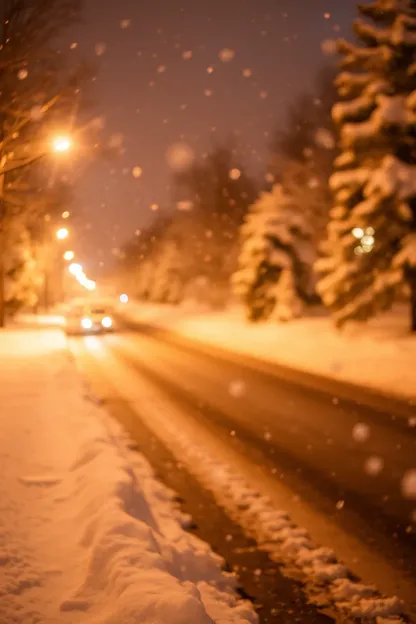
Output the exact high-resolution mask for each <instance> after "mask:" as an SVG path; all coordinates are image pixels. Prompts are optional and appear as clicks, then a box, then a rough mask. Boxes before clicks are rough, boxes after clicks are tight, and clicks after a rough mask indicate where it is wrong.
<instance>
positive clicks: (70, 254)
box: [64, 251, 75, 262]
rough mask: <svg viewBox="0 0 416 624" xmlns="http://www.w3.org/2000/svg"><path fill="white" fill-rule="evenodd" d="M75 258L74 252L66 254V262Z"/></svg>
mask: <svg viewBox="0 0 416 624" xmlns="http://www.w3.org/2000/svg"><path fill="white" fill-rule="evenodd" d="M74 257H75V254H74V252H73V251H66V252H65V253H64V260H67V261H68V262H69V261H70V260H73V259H74Z"/></svg>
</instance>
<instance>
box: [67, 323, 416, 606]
mask: <svg viewBox="0 0 416 624" xmlns="http://www.w3.org/2000/svg"><path fill="white" fill-rule="evenodd" d="M72 344H73V346H74V345H75V347H74V353H75V354H76V357H77V358H78V360H79V362H80V363H81V365H82V367H83V369H84V371H86V373H87V374H88V375H89V378H90V380H92V381H95V382H96V384H98V385H99V386H100V388H101V393H102V394H103V395H104V397H105V398H107V400H110V399H112V400H115V398H116V397H119V398H120V397H121V396H122V395H123V392H122V391H121V390H120V384H118V383H117V381H115V377H114V375H115V371H116V369H117V367H118V366H120V367H124V370H127V369H128V371H129V375H130V377H131V379H133V380H134V379H137V383H140V384H141V387H142V388H146V384H148V385H149V387H150V386H152V387H157V388H158V389H159V391H161V392H162V393H163V395H164V398H165V400H166V401H167V404H171V405H172V408H173V407H175V408H176V409H177V410H178V411H180V412H181V414H183V415H184V418H186V419H188V420H189V421H192V426H194V427H196V428H197V429H196V430H197V432H198V434H197V439H198V440H199V443H200V444H201V445H202V446H203V445H204V443H205V442H204V440H205V435H206V437H207V439H208V437H210V438H211V439H217V440H218V444H219V445H222V447H223V448H224V447H227V448H228V447H229V454H230V458H231V457H238V458H239V460H241V465H242V466H245V467H246V468H247V474H251V475H252V477H253V479H256V480H257V481H258V482H259V483H260V482H261V483H262V485H263V486H264V491H266V490H267V494H269V495H270V494H272V495H273V494H275V495H276V498H277V499H280V501H281V499H282V496H283V494H282V490H281V488H282V483H284V487H285V491H286V498H285V500H284V505H285V508H286V509H288V511H289V512H290V513H291V514H292V515H293V517H294V518H295V519H296V521H298V520H299V521H300V522H302V523H303V525H304V526H307V528H308V530H310V531H311V532H312V534H313V536H314V537H315V538H317V540H318V541H320V543H323V544H324V545H326V546H331V547H333V548H334V549H335V550H336V552H337V553H338V555H339V556H340V558H342V559H343V560H344V561H346V563H347V564H348V565H350V567H351V568H352V569H353V571H354V572H356V573H357V574H359V575H360V576H362V577H364V578H365V580H366V581H371V580H372V582H374V583H376V584H378V585H379V586H381V589H382V590H383V591H387V592H392V593H398V594H399V595H401V597H403V598H404V599H405V600H406V605H407V607H408V609H409V611H410V612H411V613H412V614H413V613H414V612H415V611H416V609H415V604H414V601H415V599H414V594H413V601H412V589H411V588H412V586H413V587H414V583H415V580H416V541H415V532H414V529H413V531H412V529H411V518H412V514H413V517H414V513H415V507H416V504H415V501H414V500H413V501H412V500H406V499H405V498H404V497H403V496H402V493H401V480H402V477H403V474H404V473H405V472H406V471H407V470H409V469H411V468H414V467H415V456H416V452H415V451H416V444H415V440H416V428H414V427H412V426H410V425H409V421H408V419H407V418H406V417H405V416H404V415H403V414H402V413H393V412H392V411H391V408H390V407H389V411H388V412H387V411H383V409H382V408H381V407H374V406H372V407H371V406H369V405H366V404H365V396H364V397H363V396H361V395H360V393H359V392H358V391H357V396H356V398H355V400H353V399H345V398H342V397H339V396H335V395H334V394H333V393H331V392H328V391H327V388H326V390H325V391H323V390H322V388H312V387H311V385H310V382H308V385H303V384H302V383H301V381H300V380H297V381H296V382H294V381H290V380H288V379H283V378H282V377H281V376H279V374H278V372H277V373H276V372H274V371H273V370H272V367H271V368H270V370H269V371H265V370H263V369H261V368H259V367H256V366H255V365H254V364H253V363H250V364H248V363H247V361H245V360H244V359H243V358H238V357H232V358H230V359H228V358H226V357H223V356H222V355H221V357H220V356H219V354H216V353H215V350H212V352H207V351H206V350H200V349H199V348H198V347H195V346H194V347H193V346H190V345H189V344H187V343H186V342H182V341H181V340H176V339H173V338H172V339H167V338H166V337H163V338H161V337H160V335H159V334H158V333H157V332H152V331H151V330H149V329H148V328H147V329H146V328H142V330H141V331H140V330H136V331H132V330H131V329H126V330H125V331H120V332H119V333H116V334H114V335H109V336H105V337H97V338H92V339H89V338H86V339H82V338H80V339H76V340H75V341H73V342H72ZM133 383H134V382H133ZM124 399H126V400H128V397H126V396H124ZM141 409H145V407H144V406H143V408H141V407H140V406H137V405H136V407H135V408H134V410H135V412H136V417H137V418H138V419H140V417H141V414H140V411H141ZM166 417H169V418H172V415H170V416H168V415H167V416H166ZM179 426H180V425H179V423H178V427H179ZM287 491H289V492H291V493H292V494H293V496H291V497H288V496H287ZM279 497H280V498H279ZM299 501H301V505H300V503H299ZM371 577H372V578H371Z"/></svg>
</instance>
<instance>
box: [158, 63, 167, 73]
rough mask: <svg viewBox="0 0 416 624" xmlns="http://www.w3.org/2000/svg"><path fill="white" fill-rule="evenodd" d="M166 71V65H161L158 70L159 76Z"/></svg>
mask: <svg viewBox="0 0 416 624" xmlns="http://www.w3.org/2000/svg"><path fill="white" fill-rule="evenodd" d="M165 71H166V65H159V67H158V68H157V73H158V74H163V73H164V72H165Z"/></svg>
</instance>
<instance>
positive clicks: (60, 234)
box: [56, 227, 69, 240]
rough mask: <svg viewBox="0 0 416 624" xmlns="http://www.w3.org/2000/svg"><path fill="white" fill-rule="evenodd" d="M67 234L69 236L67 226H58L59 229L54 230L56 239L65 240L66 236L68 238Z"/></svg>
mask: <svg viewBox="0 0 416 624" xmlns="http://www.w3.org/2000/svg"><path fill="white" fill-rule="evenodd" d="M68 236H69V231H68V229H67V228H64V227H62V228H59V230H57V232H56V238H57V239H58V240H65V239H66V238H68Z"/></svg>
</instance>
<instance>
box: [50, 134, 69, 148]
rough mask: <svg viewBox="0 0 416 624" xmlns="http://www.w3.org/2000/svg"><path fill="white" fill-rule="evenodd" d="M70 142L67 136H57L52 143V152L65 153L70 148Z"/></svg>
mask: <svg viewBox="0 0 416 624" xmlns="http://www.w3.org/2000/svg"><path fill="white" fill-rule="evenodd" d="M71 145H72V142H71V139H70V138H69V137H68V136H57V137H55V138H54V139H53V141H52V148H53V150H54V152H67V151H68V150H69V149H70V148H71Z"/></svg>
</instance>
